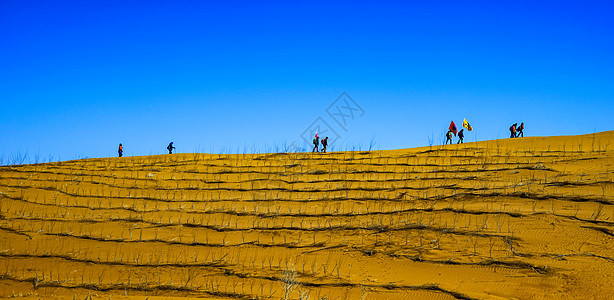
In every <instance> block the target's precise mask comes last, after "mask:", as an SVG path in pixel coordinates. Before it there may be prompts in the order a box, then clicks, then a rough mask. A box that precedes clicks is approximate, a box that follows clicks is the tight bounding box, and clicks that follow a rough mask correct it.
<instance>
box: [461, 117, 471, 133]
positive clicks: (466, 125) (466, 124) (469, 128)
mask: <svg viewBox="0 0 614 300" xmlns="http://www.w3.org/2000/svg"><path fill="white" fill-rule="evenodd" d="M463 127H465V128H467V130H469V131H471V130H473V127H471V125H469V122H467V119H463Z"/></svg>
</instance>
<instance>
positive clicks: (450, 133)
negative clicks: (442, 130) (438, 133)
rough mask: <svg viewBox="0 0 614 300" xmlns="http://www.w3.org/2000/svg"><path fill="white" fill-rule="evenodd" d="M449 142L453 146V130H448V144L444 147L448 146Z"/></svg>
mask: <svg viewBox="0 0 614 300" xmlns="http://www.w3.org/2000/svg"><path fill="white" fill-rule="evenodd" d="M448 142H450V145H452V130H448V133H446V143H445V144H444V145H447V144H448Z"/></svg>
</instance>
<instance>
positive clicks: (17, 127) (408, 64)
mask: <svg viewBox="0 0 614 300" xmlns="http://www.w3.org/2000/svg"><path fill="white" fill-rule="evenodd" d="M124 2H128V3H124ZM612 15H614V4H613V2H611V1H603V2H590V1H583V2H579V1H575V2H567V1H551V2H550V1H543V2H541V1H540V2H537V3H536V1H527V2H523V1H475V2H467V3H462V4H459V3H456V2H452V1H450V2H447V1H417V2H411V1H408V2H402V1H399V2H388V1H362V2H361V1H353V2H340V1H339V2H336V3H329V2H328V1H327V2H324V1H323V2H317V1H309V2H305V1H302V2H299V1H284V2H282V3H272V2H266V3H262V2H261V1H247V2H236V1H218V2H205V1H176V2H171V1H164V2H162V1H142V2H139V1H6V0H2V1H0V99H1V100H0V101H1V102H2V109H1V110H0V134H1V136H2V138H1V140H2V144H3V147H2V149H1V150H0V156H1V157H3V158H4V162H5V163H6V161H7V160H8V159H9V158H11V157H14V156H15V155H16V154H24V153H28V155H29V156H31V157H33V156H34V155H35V154H39V155H40V156H41V157H42V158H44V159H45V160H46V159H48V158H49V157H53V159H54V160H58V159H62V160H66V159H74V158H78V157H106V156H115V155H116V151H117V145H118V143H120V142H121V143H123V144H124V148H125V155H126V156H132V155H148V154H159V153H164V151H165V147H166V145H167V144H168V142H170V141H174V142H175V144H176V147H177V150H178V151H179V152H244V151H248V152H251V151H254V150H255V151H265V150H267V149H271V150H273V149H274V145H277V146H280V147H281V145H283V144H284V143H285V144H291V143H292V142H293V141H296V142H297V143H298V145H300V146H305V145H303V144H302V143H303V141H302V139H301V134H302V133H303V132H304V131H305V130H306V129H307V128H308V127H309V126H310V124H312V123H313V122H314V120H316V119H317V118H318V117H322V120H324V121H325V122H326V123H328V124H329V125H330V127H332V130H335V131H336V132H337V133H338V136H339V137H338V138H337V139H336V140H335V141H334V145H335V147H336V148H337V149H346V148H347V149H352V148H358V147H359V146H361V147H362V149H365V148H367V147H368V144H369V142H370V141H371V140H375V141H376V148H377V149H398V148H408V147H417V146H424V145H428V144H429V139H431V138H434V140H435V141H436V142H441V141H442V137H443V134H444V131H445V129H446V128H447V126H448V124H449V123H450V121H451V120H454V121H455V122H456V123H457V124H458V125H460V123H461V122H462V120H463V118H467V119H468V120H469V121H470V122H471V123H472V126H473V127H474V129H475V130H474V131H473V132H471V133H468V134H467V137H466V140H469V141H473V140H485V139H495V138H503V137H506V136H507V135H508V131H507V128H508V127H509V125H510V124H511V123H514V122H521V121H523V122H525V124H526V130H525V131H526V134H527V135H528V136H535V135H539V136H543V135H571V134H583V133H592V132H595V131H605V130H612V129H614V128H613V127H612V124H611V122H610V121H611V120H612V113H613V112H614V56H613V55H612V53H614V21H613V18H612ZM343 92H346V93H347V95H349V96H350V97H351V98H352V99H353V100H354V101H355V103H356V104H357V105H358V106H360V108H361V109H362V111H364V114H361V115H355V116H354V118H353V119H351V118H350V119H347V120H346V121H347V125H346V126H345V128H341V127H339V124H337V123H336V122H335V121H334V120H333V119H332V118H331V116H330V115H328V114H327V113H326V110H327V108H328V107H329V106H330V105H331V103H334V102H335V100H336V99H337V98H338V97H339V96H340V95H341V94H342V93H343Z"/></svg>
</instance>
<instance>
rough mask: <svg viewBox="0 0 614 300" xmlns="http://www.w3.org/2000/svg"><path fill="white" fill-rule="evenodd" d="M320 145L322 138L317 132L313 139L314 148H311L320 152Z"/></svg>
mask: <svg viewBox="0 0 614 300" xmlns="http://www.w3.org/2000/svg"><path fill="white" fill-rule="evenodd" d="M319 145H320V138H319V137H318V134H317V133H316V137H315V138H314V139H313V150H311V152H320V149H319V148H318V146H319Z"/></svg>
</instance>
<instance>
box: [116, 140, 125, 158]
mask: <svg viewBox="0 0 614 300" xmlns="http://www.w3.org/2000/svg"><path fill="white" fill-rule="evenodd" d="M117 153H119V157H122V156H123V155H124V146H122V143H119V149H118V150H117Z"/></svg>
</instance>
